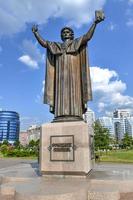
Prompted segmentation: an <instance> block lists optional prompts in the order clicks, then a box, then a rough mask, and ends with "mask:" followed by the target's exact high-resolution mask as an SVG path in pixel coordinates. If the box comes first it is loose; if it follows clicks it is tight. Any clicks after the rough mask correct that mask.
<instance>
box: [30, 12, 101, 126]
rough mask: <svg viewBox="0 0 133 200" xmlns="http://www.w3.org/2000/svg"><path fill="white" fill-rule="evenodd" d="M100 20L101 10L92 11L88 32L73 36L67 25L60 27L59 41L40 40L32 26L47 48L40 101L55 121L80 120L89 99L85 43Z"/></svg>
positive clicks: (89, 82)
mask: <svg viewBox="0 0 133 200" xmlns="http://www.w3.org/2000/svg"><path fill="white" fill-rule="evenodd" d="M103 20H104V13H103V12H102V11H96V18H95V21H94V23H93V25H92V26H91V28H90V29H89V31H88V32H87V33H86V34H85V35H83V36H81V37H79V38H76V39H74V32H73V30H72V29H71V28H69V27H65V28H63V29H62V30H61V39H62V41H63V43H60V42H50V41H46V40H44V39H42V37H41V36H40V35H39V33H38V27H37V26H36V25H34V26H33V27H32V32H33V33H34V35H35V37H36V39H37V40H38V42H39V43H40V45H41V46H42V47H44V48H46V49H47V58H46V74H45V91H44V103H45V104H48V105H50V112H51V113H53V114H54V115H55V118H54V121H55V122H59V121H76V120H82V119H83V118H82V115H83V113H85V111H86V108H87V102H88V101H89V100H91V99H92V91H91V80H90V72H89V66H88V56H87V42H88V41H89V40H90V39H91V38H92V36H93V33H94V31H95V28H96V25H97V24H98V23H100V22H101V21H103Z"/></svg>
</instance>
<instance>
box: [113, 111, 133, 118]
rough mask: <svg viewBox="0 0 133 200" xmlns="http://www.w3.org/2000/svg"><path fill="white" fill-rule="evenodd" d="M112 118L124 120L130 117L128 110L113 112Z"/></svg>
mask: <svg viewBox="0 0 133 200" xmlns="http://www.w3.org/2000/svg"><path fill="white" fill-rule="evenodd" d="M113 117H114V118H126V117H131V113H130V111H129V110H128V109H117V110H115V111H114V112H113Z"/></svg>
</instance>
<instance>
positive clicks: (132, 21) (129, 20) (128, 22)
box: [126, 18, 133, 26]
mask: <svg viewBox="0 0 133 200" xmlns="http://www.w3.org/2000/svg"><path fill="white" fill-rule="evenodd" d="M126 25H127V26H133V19H131V18H130V19H128V21H127V22H126Z"/></svg>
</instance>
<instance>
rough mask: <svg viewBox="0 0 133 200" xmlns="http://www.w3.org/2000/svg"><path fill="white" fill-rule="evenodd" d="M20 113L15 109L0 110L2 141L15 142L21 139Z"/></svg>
mask: <svg viewBox="0 0 133 200" xmlns="http://www.w3.org/2000/svg"><path fill="white" fill-rule="evenodd" d="M19 130H20V120H19V114H18V113H17V112H14V111H0V142H2V141H4V140H8V142H9V143H14V142H15V141H16V140H18V139H19Z"/></svg>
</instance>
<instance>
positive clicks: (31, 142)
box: [29, 140, 36, 148]
mask: <svg viewBox="0 0 133 200" xmlns="http://www.w3.org/2000/svg"><path fill="white" fill-rule="evenodd" d="M35 146H36V141H34V140H30V142H29V147H31V148H32V147H35Z"/></svg>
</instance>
